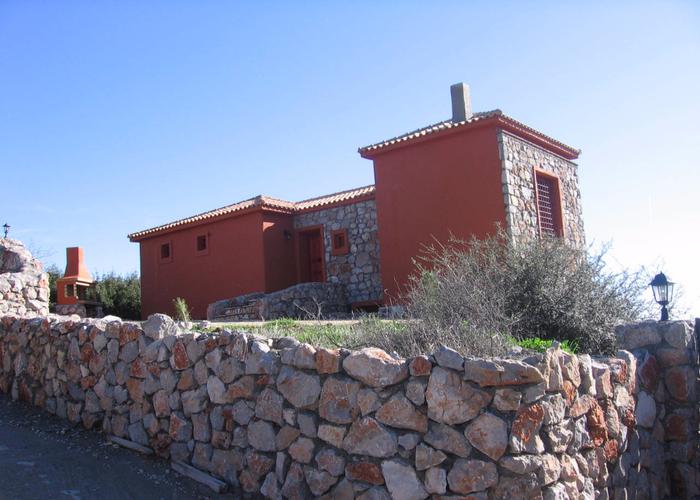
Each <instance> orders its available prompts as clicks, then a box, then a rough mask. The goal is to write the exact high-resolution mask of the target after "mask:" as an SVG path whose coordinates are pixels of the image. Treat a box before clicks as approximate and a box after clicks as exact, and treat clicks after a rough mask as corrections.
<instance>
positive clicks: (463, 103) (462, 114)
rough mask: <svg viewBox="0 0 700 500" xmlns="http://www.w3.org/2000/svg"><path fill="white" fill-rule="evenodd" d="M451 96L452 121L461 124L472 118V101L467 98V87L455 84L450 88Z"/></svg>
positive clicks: (462, 84)
mask: <svg viewBox="0 0 700 500" xmlns="http://www.w3.org/2000/svg"><path fill="white" fill-rule="evenodd" d="M450 94H451V95H452V121H453V122H463V121H465V120H469V119H470V118H471V117H472V100H471V98H470V97H469V85H466V84H464V83H461V82H460V83H455V84H454V85H452V86H451V87H450Z"/></svg>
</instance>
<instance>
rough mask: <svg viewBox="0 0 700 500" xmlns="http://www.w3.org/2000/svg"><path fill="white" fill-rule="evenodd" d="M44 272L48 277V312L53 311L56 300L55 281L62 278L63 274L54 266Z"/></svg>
mask: <svg viewBox="0 0 700 500" xmlns="http://www.w3.org/2000/svg"><path fill="white" fill-rule="evenodd" d="M44 271H46V274H48V275H49V311H55V310H56V300H57V298H58V297H57V295H56V293H57V292H56V281H57V280H58V278H61V277H63V273H62V272H61V270H60V269H59V268H58V266H57V265H56V264H51V265H50V266H48V267H47V268H46V269H44Z"/></svg>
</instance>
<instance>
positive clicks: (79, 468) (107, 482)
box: [0, 394, 239, 500]
mask: <svg viewBox="0 0 700 500" xmlns="http://www.w3.org/2000/svg"><path fill="white" fill-rule="evenodd" d="M39 498H41V499H44V498H55V499H61V498H65V499H75V500H77V499H81V500H86V499H110V500H111V499H131V498H133V499H139V500H141V499H144V500H146V499H232V498H239V496H238V495H235V494H232V493H228V494H226V495H217V494H215V493H213V492H212V491H211V490H210V489H209V488H207V487H206V486H203V485H200V484H199V483H197V482H195V481H192V480H190V479H187V478H184V477H182V476H180V475H179V474H177V473H176V472H174V471H173V470H171V469H170V465H169V463H168V462H167V461H165V460H161V459H156V458H153V457H145V456H143V455H140V454H138V453H136V452H133V451H130V450H126V449H124V448H121V447H119V446H117V445H113V444H111V443H108V442H107V441H106V440H105V439H104V436H103V435H101V434H100V433H98V432H90V431H86V430H84V429H83V428H82V427H74V426H71V425H70V424H69V423H68V422H67V421H65V420H61V419H59V418H56V417H53V416H51V415H48V414H46V413H42V412H40V411H39V410H38V409H36V408H32V407H29V406H27V405H25V404H22V403H16V402H13V401H12V400H11V399H10V397H9V396H8V395H6V394H0V500H14V499H39Z"/></svg>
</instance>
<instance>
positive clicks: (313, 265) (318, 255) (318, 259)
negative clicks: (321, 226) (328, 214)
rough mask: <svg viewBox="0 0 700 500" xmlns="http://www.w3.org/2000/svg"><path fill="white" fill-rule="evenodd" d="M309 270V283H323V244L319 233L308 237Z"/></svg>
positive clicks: (315, 232) (316, 232)
mask: <svg viewBox="0 0 700 500" xmlns="http://www.w3.org/2000/svg"><path fill="white" fill-rule="evenodd" d="M309 270H310V273H309V274H310V277H311V279H310V281H313V282H322V281H323V242H322V240H321V231H314V232H313V233H312V234H310V235H309Z"/></svg>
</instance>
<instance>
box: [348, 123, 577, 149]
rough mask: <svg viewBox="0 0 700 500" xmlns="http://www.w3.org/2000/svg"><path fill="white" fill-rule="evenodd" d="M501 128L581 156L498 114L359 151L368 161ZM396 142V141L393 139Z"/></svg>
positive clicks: (535, 141)
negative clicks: (460, 135) (436, 141)
mask: <svg viewBox="0 0 700 500" xmlns="http://www.w3.org/2000/svg"><path fill="white" fill-rule="evenodd" d="M492 125H496V126H500V127H503V128H505V129H507V130H508V131H510V132H511V133H514V134H516V135H519V136H521V137H523V138H525V139H527V140H529V141H531V142H534V143H536V144H538V145H540V146H542V147H544V148H545V149H548V150H550V151H552V152H553V153H555V154H557V155H559V156H562V157H564V158H566V159H567V160H575V159H576V158H578V156H579V155H580V154H581V150H579V149H575V148H572V147H571V146H567V145H566V144H564V143H562V142H559V141H557V140H555V139H553V138H551V137H548V136H547V135H545V134H543V133H541V132H539V131H537V130H535V129H533V128H531V127H528V126H527V125H525V124H523V123H521V122H519V121H517V120H514V119H513V118H510V117H508V116H506V115H504V114H496V115H493V116H489V117H485V118H481V119H479V120H476V121H474V122H473V123H464V124H462V125H458V126H453V127H451V128H447V129H444V130H440V131H436V132H432V133H426V134H424V135H420V136H417V137H412V138H407V139H403V140H401V139H400V137H399V138H397V139H396V140H395V142H394V143H391V144H384V145H381V143H379V144H380V145H379V146H377V145H372V146H366V147H363V148H359V149H358V150H357V151H358V153H359V154H360V156H362V158H366V159H368V160H373V159H374V158H375V157H377V156H379V155H382V154H385V153H389V152H391V151H394V150H396V149H400V148H403V147H406V146H413V145H415V144H420V143H421V142H425V141H430V140H434V139H439V138H443V137H448V136H450V135H452V134H457V133H460V132H465V131H468V130H474V129H477V128H480V127H486V126H492ZM391 140H394V139H391Z"/></svg>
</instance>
